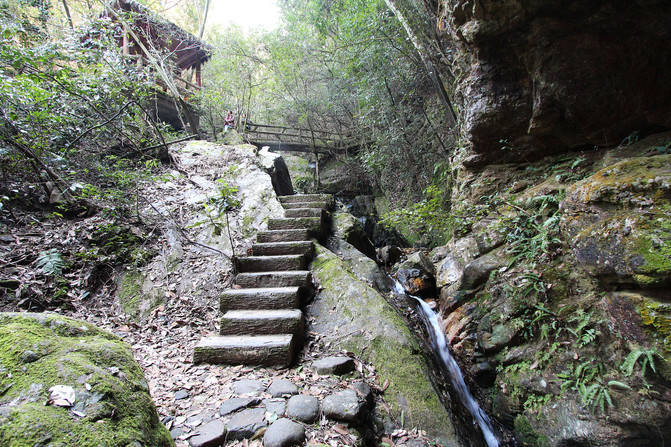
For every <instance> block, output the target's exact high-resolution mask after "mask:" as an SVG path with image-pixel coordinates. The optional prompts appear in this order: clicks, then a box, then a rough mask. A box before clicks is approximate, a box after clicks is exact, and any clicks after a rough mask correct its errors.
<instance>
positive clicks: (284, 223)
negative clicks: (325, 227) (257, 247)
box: [268, 217, 322, 233]
mask: <svg viewBox="0 0 671 447" xmlns="http://www.w3.org/2000/svg"><path fill="white" fill-rule="evenodd" d="M301 228H307V229H308V230H310V232H311V233H318V232H321V231H322V220H321V219H320V218H318V217H289V218H287V217H280V218H274V219H268V229H269V230H297V229H301Z"/></svg>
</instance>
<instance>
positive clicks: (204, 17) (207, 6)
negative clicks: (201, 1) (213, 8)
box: [198, 0, 210, 39]
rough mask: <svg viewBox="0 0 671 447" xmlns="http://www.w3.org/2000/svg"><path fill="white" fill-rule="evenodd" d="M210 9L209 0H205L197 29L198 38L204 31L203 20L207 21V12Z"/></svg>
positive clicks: (201, 36)
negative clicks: (201, 17)
mask: <svg viewBox="0 0 671 447" xmlns="http://www.w3.org/2000/svg"><path fill="white" fill-rule="evenodd" d="M209 10H210V0H205V7H204V8H203V20H201V21H200V28H199V29H198V38H199V39H202V38H203V34H204V33H205V22H206V21H207V13H208V12H209Z"/></svg>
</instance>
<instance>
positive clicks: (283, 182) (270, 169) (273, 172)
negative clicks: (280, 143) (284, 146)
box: [259, 146, 294, 196]
mask: <svg viewBox="0 0 671 447" xmlns="http://www.w3.org/2000/svg"><path fill="white" fill-rule="evenodd" d="M259 162H260V163H261V166H263V169H265V171H266V172H267V173H268V175H269V176H270V179H271V182H272V184H273V189H274V190H275V194H277V195H278V196H290V195H292V194H293V193H294V185H293V184H292V183H291V176H290V175H289V168H287V164H286V162H285V161H284V158H282V156H281V155H280V154H276V153H273V152H270V151H268V147H267V146H264V147H263V148H262V149H261V150H260V151H259Z"/></svg>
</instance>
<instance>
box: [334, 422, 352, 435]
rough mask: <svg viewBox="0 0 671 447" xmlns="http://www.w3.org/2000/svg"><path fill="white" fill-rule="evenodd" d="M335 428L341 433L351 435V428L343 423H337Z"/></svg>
mask: <svg viewBox="0 0 671 447" xmlns="http://www.w3.org/2000/svg"><path fill="white" fill-rule="evenodd" d="M333 430H335V431H336V432H338V433H340V434H341V435H349V430H348V429H347V427H345V426H344V425H342V424H335V425H334V426H333Z"/></svg>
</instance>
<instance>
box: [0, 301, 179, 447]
mask: <svg viewBox="0 0 671 447" xmlns="http://www.w3.org/2000/svg"><path fill="white" fill-rule="evenodd" d="M55 385H65V386H69V387H72V388H73V389H74V391H75V396H76V400H75V402H74V405H73V406H72V407H62V406H55V405H51V404H49V403H48V398H49V394H50V392H49V389H50V388H51V387H53V386H55ZM0 445H3V446H7V447H29V446H30V447H32V446H37V445H49V446H54V447H55V446H78V447H100V446H105V447H108V446H109V447H111V446H119V447H126V446H172V445H174V444H173V442H172V439H171V437H170V434H169V433H168V431H167V430H166V429H165V427H164V426H163V425H162V424H161V423H160V422H159V419H158V414H157V413H156V408H155V407H154V404H153V402H152V400H151V396H150V395H149V387H148V385H147V382H146V380H145V378H144V375H143V373H142V370H141V369H140V367H139V365H138V364H137V363H136V362H135V360H134V359H133V356H132V353H131V350H130V348H129V346H127V345H126V344H125V343H124V342H123V341H122V340H121V339H120V338H118V337H116V336H114V335H112V334H110V333H108V332H105V331H103V330H101V329H98V328H96V327H95V326H93V325H91V324H89V323H86V322H82V321H78V320H74V319H71V318H66V317H61V316H56V315H45V314H13V313H3V314H0Z"/></svg>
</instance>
